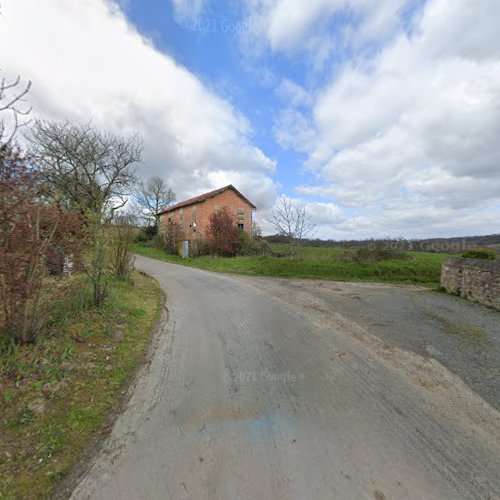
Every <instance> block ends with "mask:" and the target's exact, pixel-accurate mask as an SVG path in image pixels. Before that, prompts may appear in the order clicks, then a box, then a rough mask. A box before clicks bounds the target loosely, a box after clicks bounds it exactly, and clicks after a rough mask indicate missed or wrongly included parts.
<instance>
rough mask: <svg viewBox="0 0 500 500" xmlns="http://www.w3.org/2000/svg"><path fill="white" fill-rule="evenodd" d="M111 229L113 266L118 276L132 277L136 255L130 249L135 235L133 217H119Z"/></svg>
mask: <svg viewBox="0 0 500 500" xmlns="http://www.w3.org/2000/svg"><path fill="white" fill-rule="evenodd" d="M111 231H112V237H111V267H112V268H113V272H114V273H115V275H116V276H117V277H118V278H120V279H123V280H125V279H130V277H131V275H132V272H133V270H134V255H133V254H132V252H131V251H130V245H131V244H132V242H133V241H134V236H135V224H134V219H133V217H131V216H129V215H122V216H120V217H117V218H116V221H115V225H114V226H112V227H111Z"/></svg>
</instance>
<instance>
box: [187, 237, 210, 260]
mask: <svg viewBox="0 0 500 500" xmlns="http://www.w3.org/2000/svg"><path fill="white" fill-rule="evenodd" d="M209 253H210V247H209V245H208V244H207V242H206V241H205V240H203V239H202V238H198V239H196V240H191V241H190V242H189V256H190V257H193V258H196V257H201V256H202V255H208V254H209Z"/></svg>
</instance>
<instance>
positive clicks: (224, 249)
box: [207, 207, 241, 257]
mask: <svg viewBox="0 0 500 500" xmlns="http://www.w3.org/2000/svg"><path fill="white" fill-rule="evenodd" d="M207 243H208V245H209V247H210V250H211V251H212V253H214V254H216V255H221V256H228V257H232V256H234V255H236V254H237V253H238V251H239V250H240V247H241V240H240V230H239V229H238V226H237V222H236V218H235V217H232V216H231V214H230V213H229V211H228V209H227V207H223V208H221V209H220V210H218V211H217V212H214V213H213V214H212V215H211V216H210V220H209V225H208V230H207Z"/></svg>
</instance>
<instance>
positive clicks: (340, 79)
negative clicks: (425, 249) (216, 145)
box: [299, 0, 500, 236]
mask: <svg viewBox="0 0 500 500" xmlns="http://www.w3.org/2000/svg"><path fill="white" fill-rule="evenodd" d="M498 19H500V3H499V2H498V1H496V0H478V1H476V2H474V3H471V2H469V1H468V0H454V1H451V0H429V3H428V5H427V6H426V8H425V10H424V11H423V13H422V16H421V18H420V20H419V23H418V24H417V25H416V26H415V27H414V28H415V29H414V31H413V35H412V36H411V37H410V38H408V37H407V36H406V35H405V34H403V33H400V35H399V36H398V37H396V38H395V39H394V40H393V41H392V42H391V43H390V44H388V45H387V46H386V47H385V48H384V49H383V50H381V52H380V54H379V55H378V56H377V57H376V58H375V59H373V60H372V61H369V62H367V61H353V62H351V63H349V64H347V65H345V66H344V68H343V70H342V71H341V72H340V74H339V75H338V76H336V77H335V78H334V79H333V80H332V81H331V82H330V83H329V84H328V85H326V86H325V88H324V89H323V90H322V91H321V92H319V94H318V98H317V99H316V101H315V103H314V105H313V110H312V113H313V117H314V120H313V124H314V128H315V134H314V139H313V140H311V141H310V142H309V160H308V167H309V168H310V169H311V171H312V172H314V173H315V174H316V175H317V183H316V184H315V185H314V184H313V185H309V186H301V188H299V192H301V193H303V194H316V195H325V196H327V197H331V198H333V199H334V200H335V201H336V202H337V203H339V204H340V205H342V206H343V207H351V208H352V209H354V210H356V211H357V212H356V214H355V215H354V216H352V217H351V219H350V220H349V221H348V223H345V224H343V228H344V230H345V231H353V232H354V233H356V234H366V235H367V236H377V231H379V233H378V235H383V234H384V231H387V234H390V235H392V236H398V235H407V236H413V235H419V236H426V235H439V234H444V233H446V234H448V235H452V234H466V233H467V232H473V233H487V232H498V215H499V214H498V207H499V206H500V148H499V147H498V144H499V142H498V141H499V140H498V137H500V30H498V26H497V24H498V23H497V20H498Z"/></svg>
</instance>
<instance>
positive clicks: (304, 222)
mask: <svg viewBox="0 0 500 500" xmlns="http://www.w3.org/2000/svg"><path fill="white" fill-rule="evenodd" d="M268 221H269V222H270V223H271V224H272V225H273V227H274V228H275V229H276V231H277V232H278V234H280V235H281V236H285V237H286V238H287V240H288V244H289V248H290V257H291V258H292V259H293V258H294V257H295V254H296V251H297V246H298V245H300V244H301V242H302V240H303V239H304V238H307V237H309V236H311V235H312V234H313V232H314V230H315V227H316V226H315V224H313V223H312V222H311V217H310V216H309V215H307V211H306V206H305V204H304V203H299V202H293V201H292V200H290V199H289V198H287V197H286V196H283V195H282V196H281V197H280V199H279V202H278V204H277V206H276V208H275V209H274V210H273V212H272V216H271V218H270V219H268Z"/></svg>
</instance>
